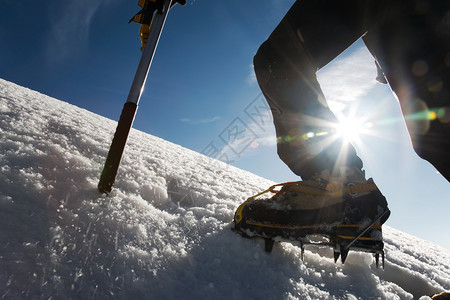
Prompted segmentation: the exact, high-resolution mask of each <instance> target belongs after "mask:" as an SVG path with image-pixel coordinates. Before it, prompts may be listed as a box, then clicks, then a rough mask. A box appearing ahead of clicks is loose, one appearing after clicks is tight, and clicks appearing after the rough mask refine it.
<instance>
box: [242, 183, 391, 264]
mask: <svg viewBox="0 0 450 300" xmlns="http://www.w3.org/2000/svg"><path fill="white" fill-rule="evenodd" d="M267 194H269V195H272V197H267ZM273 194H274V195H273ZM299 194H300V195H301V197H302V199H306V201H316V202H317V199H322V200H321V201H322V202H321V204H320V205H321V206H322V207H321V208H320V209H315V208H306V209H304V208H299V207H294V208H293V207H292V205H287V204H286V203H289V201H290V200H289V199H290V198H292V197H298V195H299ZM286 199H287V201H286ZM324 199H325V200H324ZM339 199H340V200H339ZM291 202H292V200H291ZM303 202H305V200H303ZM389 214H390V211H389V209H387V203H386V200H385V198H384V197H383V195H382V194H381V193H380V192H379V190H378V188H377V187H376V185H375V184H374V183H373V181H372V179H369V181H368V182H367V183H363V184H348V185H347V186H343V187H341V188H339V187H338V188H336V186H334V187H332V186H330V185H329V184H328V185H327V184H320V183H316V182H311V181H300V182H287V183H281V184H277V185H273V186H271V187H270V188H269V189H267V190H265V191H263V192H261V193H259V194H257V195H255V196H252V197H250V198H248V199H247V200H246V201H245V202H244V203H242V204H241V205H240V206H239V207H238V209H237V210H236V212H235V215H234V224H235V227H234V230H235V231H237V232H238V233H240V234H241V235H242V236H244V237H248V238H254V237H259V238H263V239H264V240H265V250H266V251H267V252H271V251H272V248H273V245H274V243H275V242H292V243H293V244H299V245H300V247H301V251H302V253H301V257H302V259H303V258H304V249H305V246H309V245H315V246H329V247H332V248H333V250H334V261H335V262H337V260H338V259H339V257H340V258H341V262H342V263H345V260H346V258H347V255H348V253H349V251H361V252H368V253H373V255H374V257H375V263H376V266H377V268H378V267H379V265H380V258H381V265H382V266H383V268H384V250H383V248H384V244H383V238H382V232H381V225H382V224H383V223H384V222H385V221H386V219H387V218H388V216H389Z"/></svg>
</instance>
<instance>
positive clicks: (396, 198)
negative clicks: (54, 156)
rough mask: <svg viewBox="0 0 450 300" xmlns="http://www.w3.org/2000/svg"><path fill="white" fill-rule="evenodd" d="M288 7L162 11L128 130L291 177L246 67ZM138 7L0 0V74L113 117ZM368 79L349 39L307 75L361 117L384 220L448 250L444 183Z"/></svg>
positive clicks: (337, 105) (385, 90)
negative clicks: (385, 208) (385, 206)
mask: <svg viewBox="0 0 450 300" xmlns="http://www.w3.org/2000/svg"><path fill="white" fill-rule="evenodd" d="M293 2H294V1H292V0H290V1H277V0H267V1H257V0H247V1H241V0H227V1H219V0H188V3H187V5H186V6H184V7H181V6H177V7H175V8H174V9H172V10H171V12H170V14H169V17H168V20H167V22H166V26H165V28H164V31H163V34H162V37H161V40H160V43H159V46H158V49H157V52H156V55H155V59H154V61H153V65H152V67H151V70H150V75H149V78H148V80H147V85H146V88H145V90H144V93H143V96H142V98H141V102H140V105H139V109H138V112H137V116H136V119H135V123H134V128H136V129H139V130H142V131H144V132H147V133H150V134H152V135H156V136H158V137H161V138H163V139H166V140H168V141H171V142H174V143H176V144H179V145H182V146H184V147H187V148H189V149H192V150H194V151H197V152H203V153H204V154H206V155H209V156H215V157H218V158H220V159H222V160H224V161H227V162H230V163H231V164H232V165H234V166H237V167H240V168H242V169H245V170H248V171H250V172H253V173H255V174H258V175H260V176H263V177H265V178H268V179H271V180H274V181H276V182H281V181H290V180H298V178H297V177H295V176H294V175H293V174H292V173H291V172H290V171H289V169H288V168H287V167H286V166H284V164H283V163H282V162H281V161H280V160H279V158H278V157H277V155H276V146H275V138H274V130H273V125H272V124H271V122H270V114H268V111H267V107H266V104H265V102H264V100H263V98H262V97H261V93H260V90H259V88H258V85H257V83H256V81H255V78H254V74H253V71H252V59H253V55H254V54H255V52H256V50H257V49H258V47H259V45H260V44H261V43H262V42H263V41H264V40H265V39H266V38H267V36H268V35H269V34H270V33H271V31H272V30H273V29H274V28H275V26H276V25H277V24H278V22H279V21H280V20H281V18H282V17H283V16H284V14H285V13H286V11H287V10H288V9H289V7H290V6H291V5H292V3H293ZM138 10H139V7H138V5H137V0H136V1H123V0H77V1H75V0H71V1H55V0H47V1H45V3H44V4H42V2H38V1H15V0H0V77H1V78H3V79H6V80H9V81H12V82H14V83H17V84H20V85H23V86H26V87H28V88H31V89H34V90H37V91H39V92H42V93H44V94H47V95H50V96H52V97H55V98H57V99H60V100H63V101H66V102H69V103H72V104H74V105H76V106H79V107H82V108H85V109H87V110H90V111H92V112H95V113H98V114H100V115H103V116H105V117H108V118H111V119H114V120H118V118H119V115H120V112H121V110H122V106H123V103H124V101H125V99H126V97H127V95H128V91H129V88H130V86H131V82H132V80H133V76H134V72H135V71H136V68H137V65H138V62H139V58H140V55H141V52H140V50H139V48H140V41H139V36H138V31H139V25H138V24H135V23H133V24H128V23H127V22H128V20H129V19H130V18H131V17H132V16H133V15H134V14H135V13H136V12H137V11H138ZM375 75H376V70H375V67H374V63H373V59H372V58H371V57H370V54H369V53H368V51H367V50H366V49H365V48H364V46H363V44H362V43H361V42H360V41H358V42H357V43H355V44H354V45H353V46H352V47H351V48H350V49H349V50H347V51H346V52H344V53H343V54H342V55H340V56H339V57H338V58H337V59H336V60H335V61H333V62H332V63H331V64H330V65H328V66H326V67H325V68H324V69H322V70H320V71H319V73H318V77H319V81H320V82H321V84H322V87H323V89H324V92H325V94H326V96H327V98H328V100H329V103H330V106H331V107H332V108H333V110H334V111H335V113H336V114H337V115H338V116H341V117H342V116H348V115H350V116H356V117H352V118H351V119H355V118H356V119H362V120H363V121H362V122H363V125H364V133H361V134H359V135H358V136H357V137H356V139H355V140H354V143H355V146H356V148H357V150H358V153H359V154H360V156H361V158H362V159H363V161H364V165H365V169H366V172H367V175H368V176H369V177H373V178H374V179H375V182H376V183H377V184H378V185H379V187H380V189H381V190H382V192H383V193H384V194H385V195H386V197H387V198H388V202H389V205H390V209H391V211H392V215H391V218H390V219H389V220H388V223H387V224H388V225H390V226H393V227H395V228H397V229H400V230H402V231H405V232H407V233H411V234H413V235H416V236H419V237H422V238H424V239H427V240H430V241H432V242H435V243H437V244H439V245H442V246H444V247H446V248H448V249H450V236H448V234H445V233H443V232H444V230H443V228H447V227H448V224H447V222H446V217H447V214H448V213H447V212H448V211H449V209H450V207H449V206H450V204H449V203H450V201H448V200H449V198H450V197H449V194H450V185H449V184H448V182H447V181H446V180H445V179H444V178H443V177H442V176H440V175H439V174H437V173H436V170H435V169H434V168H433V167H432V166H430V164H429V163H427V162H425V161H423V160H421V159H420V158H418V157H417V156H416V155H415V153H414V152H413V150H412V148H411V144H410V141H409V137H408V135H407V132H406V128H405V125H404V122H403V120H402V117H401V113H400V109H399V106H398V103H397V101H396V99H395V98H394V96H393V95H392V93H391V91H390V90H389V87H388V86H384V85H381V84H378V83H376V82H375V79H374V78H375ZM236 134H238V135H239V136H240V137H242V138H241V139H238V140H236V139H233V137H236Z"/></svg>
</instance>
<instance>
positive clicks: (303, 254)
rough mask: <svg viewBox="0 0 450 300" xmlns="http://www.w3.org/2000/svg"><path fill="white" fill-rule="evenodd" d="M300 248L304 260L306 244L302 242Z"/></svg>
mask: <svg viewBox="0 0 450 300" xmlns="http://www.w3.org/2000/svg"><path fill="white" fill-rule="evenodd" d="M300 249H301V250H302V252H301V255H300V257H301V258H302V261H304V260H305V245H303V243H300Z"/></svg>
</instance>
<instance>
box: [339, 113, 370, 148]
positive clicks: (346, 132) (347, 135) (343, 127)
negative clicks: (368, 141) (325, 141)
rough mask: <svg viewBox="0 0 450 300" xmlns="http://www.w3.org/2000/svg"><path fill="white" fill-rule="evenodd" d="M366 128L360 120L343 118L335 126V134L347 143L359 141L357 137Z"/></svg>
mask: <svg viewBox="0 0 450 300" xmlns="http://www.w3.org/2000/svg"><path fill="white" fill-rule="evenodd" d="M366 127H368V124H365V123H364V122H363V121H362V120H359V119H354V118H349V117H344V118H341V119H340V121H339V123H338V124H336V128H335V129H336V134H337V135H338V136H339V137H342V138H344V139H345V140H347V141H349V142H356V141H358V140H359V135H360V134H361V133H362V132H363V131H364V129H365V128H366Z"/></svg>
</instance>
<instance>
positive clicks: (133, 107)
mask: <svg viewBox="0 0 450 300" xmlns="http://www.w3.org/2000/svg"><path fill="white" fill-rule="evenodd" d="M171 2H172V0H165V1H164V9H163V11H162V13H158V12H157V13H155V16H154V17H153V22H152V25H151V29H150V35H149V38H148V41H147V43H146V46H145V48H144V50H143V53H142V56H141V60H140V61H139V65H138V68H137V70H136V74H135V75H134V79H133V83H132V84H131V88H130V92H129V94H128V98H127V101H126V102H125V104H124V106H123V109H122V113H121V115H120V119H119V122H118V124H117V128H116V132H115V133H114V137H113V140H112V143H111V146H110V149H109V152H108V156H107V158H106V162H105V165H104V167H103V171H102V174H101V176H100V181H99V183H98V190H99V191H100V192H101V193H109V192H111V189H112V186H113V184H114V181H115V179H116V175H117V170H118V169H119V165H120V161H121V160H122V155H123V151H124V149H125V145H126V143H127V139H128V135H129V133H130V130H131V127H132V125H133V120H134V117H135V115H136V111H137V107H138V103H139V99H140V98H141V94H142V91H143V88H144V86H145V81H146V80H147V75H148V71H149V69H150V65H151V63H152V60H153V56H154V54H155V50H156V46H157V45H158V41H159V37H160V36H161V32H162V29H163V27H164V23H165V21H166V18H167V14H168V12H169V9H170V5H171Z"/></svg>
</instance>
